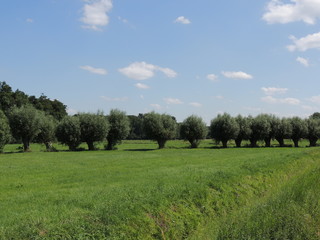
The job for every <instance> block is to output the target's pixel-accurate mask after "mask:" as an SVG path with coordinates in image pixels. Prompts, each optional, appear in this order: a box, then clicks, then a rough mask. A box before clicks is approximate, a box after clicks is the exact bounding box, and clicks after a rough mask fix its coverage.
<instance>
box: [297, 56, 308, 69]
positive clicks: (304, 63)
mask: <svg viewBox="0 0 320 240" xmlns="http://www.w3.org/2000/svg"><path fill="white" fill-rule="evenodd" d="M296 61H297V62H299V63H301V64H302V65H303V66H305V67H309V60H308V59H306V58H303V57H297V59H296Z"/></svg>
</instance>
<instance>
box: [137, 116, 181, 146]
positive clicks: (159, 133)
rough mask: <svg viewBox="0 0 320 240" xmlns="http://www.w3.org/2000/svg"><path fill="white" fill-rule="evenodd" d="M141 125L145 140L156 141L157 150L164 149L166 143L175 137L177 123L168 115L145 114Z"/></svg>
mask: <svg viewBox="0 0 320 240" xmlns="http://www.w3.org/2000/svg"><path fill="white" fill-rule="evenodd" d="M143 123H144V129H145V133H146V136H147V138H149V139H151V140H155V141H157V143H158V146H159V149H161V148H164V147H165V144H166V142H167V141H168V140H169V139H173V138H174V137H175V136H176V130H177V123H176V121H175V119H174V118H173V117H172V116H170V115H168V114H159V113H155V112H150V113H147V114H145V116H144V121H143Z"/></svg>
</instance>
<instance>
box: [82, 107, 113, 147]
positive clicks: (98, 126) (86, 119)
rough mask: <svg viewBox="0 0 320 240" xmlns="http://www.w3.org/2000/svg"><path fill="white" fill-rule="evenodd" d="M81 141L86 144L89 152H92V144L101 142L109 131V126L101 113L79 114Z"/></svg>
mask: <svg viewBox="0 0 320 240" xmlns="http://www.w3.org/2000/svg"><path fill="white" fill-rule="evenodd" d="M78 118H79V120H80V131H81V140H82V141H83V142H86V143H87V145H88V149H89V150H90V151H92V150H94V149H95V147H94V143H95V142H99V141H103V140H104V139H105V138H106V136H107V134H108V130H109V124H108V121H107V119H106V117H105V116H104V115H103V114H102V113H97V114H92V113H80V114H79V115H78Z"/></svg>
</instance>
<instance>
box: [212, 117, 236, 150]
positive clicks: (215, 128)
mask: <svg viewBox="0 0 320 240" xmlns="http://www.w3.org/2000/svg"><path fill="white" fill-rule="evenodd" d="M239 130H240V129H239V125H238V124H237V122H236V120H235V119H234V118H233V117H231V116H230V115H229V114H227V113H224V114H223V115H220V114H219V115H218V116H217V117H216V118H214V119H213V120H212V121H211V125H210V132H211V137H212V138H214V139H215V140H216V141H221V142H222V145H223V147H225V148H226V147H227V143H228V141H229V140H231V139H235V138H236V137H237V136H238V134H239Z"/></svg>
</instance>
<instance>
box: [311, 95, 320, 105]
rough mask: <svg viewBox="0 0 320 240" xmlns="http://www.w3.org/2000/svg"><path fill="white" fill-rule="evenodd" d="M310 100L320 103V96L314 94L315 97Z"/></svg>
mask: <svg viewBox="0 0 320 240" xmlns="http://www.w3.org/2000/svg"><path fill="white" fill-rule="evenodd" d="M309 101H311V102H313V103H317V104H320V96H313V97H311V98H309Z"/></svg>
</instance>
